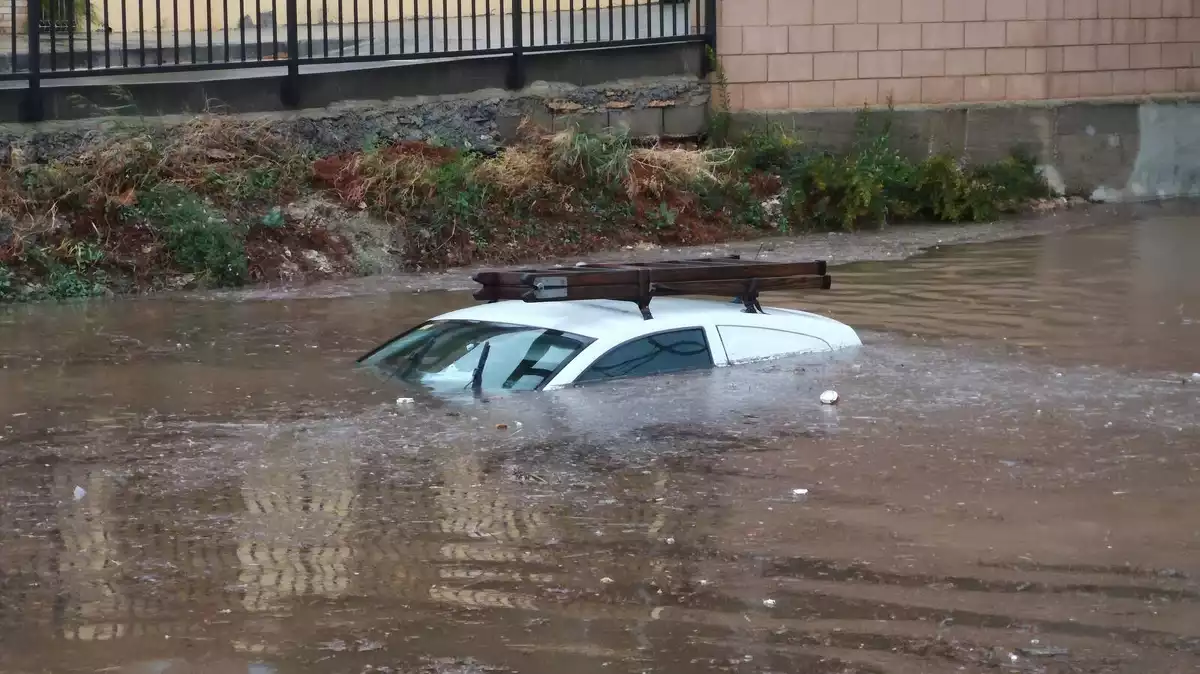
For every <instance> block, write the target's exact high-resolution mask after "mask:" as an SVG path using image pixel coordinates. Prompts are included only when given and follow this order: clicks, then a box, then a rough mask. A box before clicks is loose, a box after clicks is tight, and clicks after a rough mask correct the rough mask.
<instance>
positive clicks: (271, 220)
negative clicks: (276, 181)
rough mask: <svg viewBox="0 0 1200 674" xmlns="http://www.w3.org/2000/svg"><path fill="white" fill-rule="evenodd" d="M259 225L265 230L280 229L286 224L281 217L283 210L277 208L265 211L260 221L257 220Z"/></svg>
mask: <svg viewBox="0 0 1200 674" xmlns="http://www.w3.org/2000/svg"><path fill="white" fill-rule="evenodd" d="M259 223H260V224H261V225H262V226H263V227H266V228H267V229H282V228H283V226H284V225H285V224H287V222H286V220H284V217H283V209H282V208H280V207H278V206H275V207H274V208H272V209H271V210H269V211H267V214H266V215H264V216H262V220H259Z"/></svg>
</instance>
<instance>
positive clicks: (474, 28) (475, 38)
mask: <svg viewBox="0 0 1200 674" xmlns="http://www.w3.org/2000/svg"><path fill="white" fill-rule="evenodd" d="M491 18H492V17H490V16H489V17H488V19H491ZM471 49H479V7H478V5H477V3H476V0H471Z"/></svg>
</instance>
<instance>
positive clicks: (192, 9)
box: [175, 0, 212, 65]
mask: <svg viewBox="0 0 1200 674" xmlns="http://www.w3.org/2000/svg"><path fill="white" fill-rule="evenodd" d="M188 21H190V22H191V23H190V25H191V28H190V29H189V30H188V35H189V36H190V37H191V38H192V39H191V43H192V63H195V62H196V37H197V35H196V29H197V27H198V26H199V24H197V23H196V0H188ZM205 22H206V23H207V25H206V26H205V28H207V29H208V30H206V31H205V32H206V33H208V34H209V35H212V11H211V10H210V11H209V12H208V15H207V17H206V18H205ZM175 44H177V45H178V44H179V37H178V36H176V38H175ZM175 63H176V65H178V63H179V48H178V47H176V53H175Z"/></svg>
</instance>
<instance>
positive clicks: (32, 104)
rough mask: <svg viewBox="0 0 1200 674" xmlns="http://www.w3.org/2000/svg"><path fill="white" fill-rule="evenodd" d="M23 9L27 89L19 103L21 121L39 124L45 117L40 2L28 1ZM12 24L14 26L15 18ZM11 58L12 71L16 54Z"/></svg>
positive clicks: (37, 0) (36, 0) (15, 63)
mask: <svg viewBox="0 0 1200 674" xmlns="http://www.w3.org/2000/svg"><path fill="white" fill-rule="evenodd" d="M25 9H26V12H27V13H26V17H27V18H26V21H27V22H28V27H27V28H26V33H27V36H28V38H29V54H28V56H29V87H28V88H26V89H25V100H24V101H22V102H21V121H22V122H40V121H42V120H43V119H45V117H46V111H45V110H44V109H43V106H42V0H29V2H27V3H25ZM13 24H16V17H15V16H14V17H13ZM13 28H14V29H15V28H16V26H15V25H14V26H13ZM12 58H13V70H16V65H17V54H16V53H13V55H12Z"/></svg>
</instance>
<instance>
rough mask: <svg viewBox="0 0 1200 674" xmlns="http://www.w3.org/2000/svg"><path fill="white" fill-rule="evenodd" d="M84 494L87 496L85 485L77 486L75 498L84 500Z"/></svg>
mask: <svg viewBox="0 0 1200 674" xmlns="http://www.w3.org/2000/svg"><path fill="white" fill-rule="evenodd" d="M84 496H87V490H86V489H84V488H83V487H79V486H77V487H75V500H76V501H81V500H83V497H84Z"/></svg>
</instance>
